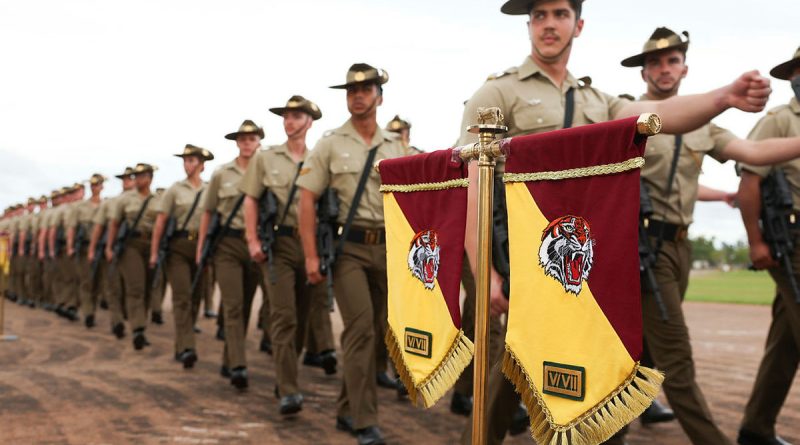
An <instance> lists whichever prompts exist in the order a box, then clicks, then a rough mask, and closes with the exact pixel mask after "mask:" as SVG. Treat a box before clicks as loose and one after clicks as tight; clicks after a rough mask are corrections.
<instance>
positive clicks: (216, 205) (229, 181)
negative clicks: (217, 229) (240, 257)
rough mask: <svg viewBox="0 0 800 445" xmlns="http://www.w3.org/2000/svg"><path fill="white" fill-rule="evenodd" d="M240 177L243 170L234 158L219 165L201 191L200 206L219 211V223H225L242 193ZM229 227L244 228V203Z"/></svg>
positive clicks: (242, 174) (207, 209) (203, 208)
mask: <svg viewBox="0 0 800 445" xmlns="http://www.w3.org/2000/svg"><path fill="white" fill-rule="evenodd" d="M251 161H252V159H251ZM242 177H244V170H242V169H241V168H240V167H239V165H238V164H236V159H234V160H233V161H231V162H228V163H227V164H223V165H221V166H219V167H218V168H217V169H216V170H215V171H214V174H213V175H211V181H209V182H208V187H207V188H206V191H205V193H203V197H202V198H200V201H201V202H200V208H201V209H202V210H204V211H208V212H219V213H220V217H221V218H222V219H220V224H225V221H227V220H228V216H229V215H230V214H231V212H232V211H233V208H234V206H235V205H236V201H238V200H239V197H240V196H241V195H242V193H241V192H240V191H239V183H240V182H241V180H242ZM230 228H231V229H234V230H242V229H244V205H240V206H239V210H238V211H237V212H236V215H235V216H234V217H233V219H232V220H231V225H230Z"/></svg>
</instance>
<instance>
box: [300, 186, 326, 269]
mask: <svg viewBox="0 0 800 445" xmlns="http://www.w3.org/2000/svg"><path fill="white" fill-rule="evenodd" d="M299 188H300V204H299V205H298V208H297V218H298V220H299V221H298V223H299V224H298V225H299V229H298V230H299V232H300V241H301V242H302V244H303V254H304V255H305V257H306V276H307V278H308V281H309V282H310V283H311V284H317V283H321V282H322V281H323V280H324V279H325V277H323V276H322V274H321V273H320V271H319V252H317V213H316V212H315V211H314V204H316V202H317V200H318V199H319V196H317V195H316V194H314V192H312V191H311V190H308V189H304V188H303V187H299Z"/></svg>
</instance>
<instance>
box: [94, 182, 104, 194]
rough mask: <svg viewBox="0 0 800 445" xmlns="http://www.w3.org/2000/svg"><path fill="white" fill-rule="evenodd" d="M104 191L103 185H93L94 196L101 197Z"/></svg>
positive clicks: (100, 183) (99, 183)
mask: <svg viewBox="0 0 800 445" xmlns="http://www.w3.org/2000/svg"><path fill="white" fill-rule="evenodd" d="M102 191H103V183H102V182H98V183H97V184H92V195H99V194H100V192H102Z"/></svg>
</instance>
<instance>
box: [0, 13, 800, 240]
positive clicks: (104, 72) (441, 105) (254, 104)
mask: <svg viewBox="0 0 800 445" xmlns="http://www.w3.org/2000/svg"><path fill="white" fill-rule="evenodd" d="M501 4H502V1H490V0H459V1H454V0H453V1H451V0H446V1H445V0H437V1H430V0H427V1H423V0H404V1H402V2H397V1H388V0H386V1H384V0H369V1H367V0H361V1H355V0H344V1H343V0H338V1H337V0H322V1H283V2H275V1H270V0H253V1H245V0H228V1H225V2H219V1H206V0H191V1H188V0H187V1H167V0H159V1H152V0H136V1H113V0H70V1H63V0H61V1H58V0H53V1H44V0H25V1H9V0H0V42H2V43H0V58H1V59H0V60H2V61H3V69H2V70H0V178H2V179H0V181H2V183H1V184H0V185H2V187H0V205H3V206H6V205H8V204H13V203H15V202H18V201H21V200H24V199H26V198H27V197H28V196H30V195H40V194H42V193H48V192H49V191H50V190H52V189H54V188H57V187H59V186H63V185H67V184H71V183H73V182H75V181H76V180H84V179H87V178H88V177H89V176H90V175H91V174H92V173H94V172H101V173H104V174H106V175H112V174H116V173H119V172H120V171H121V170H122V168H123V167H124V166H125V165H132V164H135V163H136V162H149V163H154V164H156V165H158V166H159V167H160V170H159V171H158V172H157V173H156V179H155V183H156V184H157V185H158V186H169V185H170V184H171V183H172V182H174V181H175V180H178V179H181V177H182V175H183V172H182V168H181V165H180V161H179V160H178V159H177V158H174V157H172V156H170V155H171V154H173V153H178V152H180V150H181V149H182V147H183V146H184V144H186V143H193V144H196V145H200V146H202V147H205V148H209V149H210V150H212V151H213V152H214V154H215V155H216V156H217V159H216V160H215V161H213V162H211V163H209V165H208V166H207V167H208V168H207V169H206V173H205V175H204V176H205V177H206V178H208V177H209V176H210V173H211V171H212V170H213V168H215V167H216V166H218V165H219V164H220V163H222V162H227V161H229V160H230V159H232V158H233V157H234V155H235V151H236V149H235V144H234V143H233V142H230V141H227V140H225V139H224V138H223V136H224V135H225V134H226V133H228V132H231V131H234V130H235V129H236V128H237V127H238V125H239V124H240V123H241V121H242V120H244V119H253V120H255V121H256V122H257V123H258V124H260V125H263V126H264V128H265V130H266V134H267V136H266V139H265V144H277V143H281V142H283V140H284V134H283V130H282V126H281V120H280V118H278V117H277V116H274V115H272V114H270V113H269V112H268V111H267V109H268V108H269V107H275V106H280V105H282V104H284V103H285V102H286V100H287V99H288V98H289V96H291V95H293V94H302V95H304V96H306V97H307V98H309V99H311V100H313V101H315V102H316V103H317V104H319V106H320V107H321V109H322V111H323V118H322V119H321V120H320V121H317V122H316V123H315V125H314V127H313V128H312V129H311V131H310V132H309V140H308V142H309V145H310V146H313V144H314V143H315V142H316V140H317V139H318V138H319V137H320V136H321V135H322V133H323V132H324V130H326V129H331V128H335V127H338V126H339V125H341V124H342V123H343V122H344V121H345V120H346V119H347V117H348V116H347V112H346V107H345V98H344V93H343V92H342V91H341V90H331V89H328V88H327V87H328V86H329V85H335V84H340V83H343V80H344V77H345V74H346V70H347V68H348V67H349V66H350V65H351V64H352V63H354V62H366V63H370V64H372V65H374V66H377V67H380V68H384V69H386V70H387V71H388V72H389V74H390V81H389V83H388V85H386V88H385V101H384V105H383V107H381V109H380V110H379V114H378V117H379V121H380V123H381V125H384V124H385V123H386V122H387V121H388V120H389V119H391V117H392V116H393V115H394V114H400V115H401V116H402V117H404V118H406V119H408V120H410V121H411V122H412V124H413V130H412V143H414V144H415V145H417V146H419V147H421V148H424V149H426V150H435V149H441V148H447V147H449V146H450V144H452V142H453V141H454V140H455V139H456V137H457V136H458V132H459V125H460V121H461V109H462V103H463V101H464V100H465V99H467V98H469V97H470V96H471V95H472V93H473V92H474V91H475V90H476V89H477V88H478V87H479V86H480V85H481V84H482V83H483V81H484V80H485V78H486V76H487V75H488V74H490V73H493V72H496V71H500V70H503V69H505V68H507V67H510V66H515V65H518V64H520V63H521V62H522V60H523V59H524V57H525V56H526V55H527V54H529V52H530V44H529V41H528V37H527V31H526V24H525V21H526V19H525V17H513V16H506V15H503V14H501V13H500V12H499V8H500V5H501ZM656 5H658V6H663V9H656V7H655V6H656ZM743 6H744V7H741V6H738V5H737V4H736V3H732V2H730V1H729V0H724V1H723V0H703V1H697V0H694V1H689V0H672V1H670V2H655V3H654V2H641V1H623V0H604V1H599V0H588V1H587V2H586V4H585V6H584V17H585V19H586V26H585V28H584V33H583V35H582V36H581V37H580V38H578V39H577V40H576V42H575V48H574V50H573V53H572V58H571V60H570V70H571V71H572V73H573V74H575V75H576V76H577V77H581V76H586V75H589V76H591V77H592V78H593V81H594V83H593V85H595V86H597V87H599V88H600V89H602V90H603V91H605V92H608V93H610V94H620V93H629V94H633V95H637V96H638V95H639V94H641V93H642V92H643V90H644V84H643V82H642V81H641V78H640V76H639V72H638V70H636V69H630V68H622V67H621V66H620V65H619V61H620V60H621V59H623V58H625V57H627V56H629V55H632V54H635V53H637V52H638V51H639V50H640V49H641V47H642V44H643V43H644V41H645V40H646V39H647V37H648V36H649V35H650V33H651V32H652V31H653V29H655V28H656V27H657V26H668V27H670V28H672V29H673V30H675V31H678V32H679V31H682V30H688V31H689V32H690V33H691V42H692V43H691V45H690V48H689V54H688V60H687V62H688V64H689V66H690V71H689V76H688V78H687V79H686V81H685V82H684V84H683V86H682V90H681V92H682V93H693V92H702V91H707V90H709V89H712V88H714V87H718V86H721V85H723V84H726V83H728V82H730V81H731V80H732V79H734V78H735V77H736V76H737V75H738V74H740V73H741V72H744V71H746V70H750V69H758V70H761V71H762V72H764V73H766V72H768V71H769V69H770V68H771V67H772V66H774V65H776V64H777V63H779V62H782V61H784V60H787V59H789V58H790V57H791V56H792V54H793V52H794V50H795V49H796V48H797V46H798V45H800V31H798V27H797V23H796V22H797V18H798V17H800V4H798V2H797V0H773V1H770V2H759V3H757V4H756V3H748V4H744V5H743ZM773 88H774V90H775V92H774V93H773V96H772V99H771V101H770V104H769V106H768V107H775V106H778V105H780V104H783V103H786V102H787V101H788V100H789V98H790V97H791V89H790V87H789V85H788V82H784V81H778V80H773ZM759 117H760V115H753V114H745V113H742V112H739V111H735V110H733V111H728V112H726V113H725V114H723V115H722V116H720V117H719V118H718V119H717V120H716V122H717V123H718V124H719V125H722V126H724V127H726V128H729V129H730V130H732V131H733V132H734V133H736V134H737V135H739V136H740V137H745V136H747V133H748V132H749V130H750V129H751V128H752V126H753V125H754V124H755V122H756V121H757V119H758V118H759ZM704 171H705V173H704V175H703V176H702V177H701V182H702V183H704V184H707V185H710V186H713V187H717V188H723V189H729V190H733V189H735V187H736V185H737V182H738V181H737V178H736V177H735V175H734V173H733V167H732V165H731V164H730V163H728V164H725V165H720V164H717V163H716V162H715V161H713V160H711V159H707V160H706V162H705V164H704ZM116 182H118V181H116V180H112V181H110V183H109V186H108V187H107V192H109V193H116V192H117V191H118V190H119V185H118V184H117V183H116ZM693 233H694V234H706V235H715V236H716V237H717V238H719V239H724V240H728V241H734V240H737V239H743V237H744V231H743V229H742V226H741V222H740V220H739V216H738V213H737V212H735V211H728V210H726V209H725V208H724V206H722V205H720V204H707V205H700V206H698V209H697V215H696V224H695V226H694V228H693Z"/></svg>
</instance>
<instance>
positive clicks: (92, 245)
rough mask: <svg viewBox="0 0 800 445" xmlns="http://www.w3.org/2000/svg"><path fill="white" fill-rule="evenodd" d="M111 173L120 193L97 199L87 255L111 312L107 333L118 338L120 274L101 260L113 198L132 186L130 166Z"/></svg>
mask: <svg viewBox="0 0 800 445" xmlns="http://www.w3.org/2000/svg"><path fill="white" fill-rule="evenodd" d="M114 177H115V178H117V179H120V180H121V181H122V194H120V195H117V196H115V197H113V198H107V199H104V200H103V201H102V202H101V203H100V207H99V208H98V209H97V212H96V213H95V215H94V218H93V219H92V223H93V227H92V234H91V239H90V241H89V249H88V252H87V258H88V260H89V263H90V264H91V268H92V269H94V274H95V276H99V277H100V280H105V284H104V285H103V286H102V287H103V289H104V292H103V293H104V296H105V301H106V302H107V303H108V310H109V312H110V313H111V333H113V334H114V336H116V337H117V339H122V338H123V337H125V323H124V319H125V308H124V305H125V289H124V286H123V284H122V275H121V274H120V272H119V268H117V267H113V268H112V267H110V266H109V264H108V263H107V262H106V261H103V258H104V256H105V253H104V252H105V246H106V245H109V244H111V243H112V242H113V241H109V238H108V223H109V221H110V220H111V216H112V211H113V210H114V206H115V205H116V201H118V200H119V198H120V197H121V196H122V195H123V194H125V192H127V191H129V190H131V189H133V187H134V180H133V168H132V167H125V170H124V171H123V173H122V174H119V175H115V176H114Z"/></svg>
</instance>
